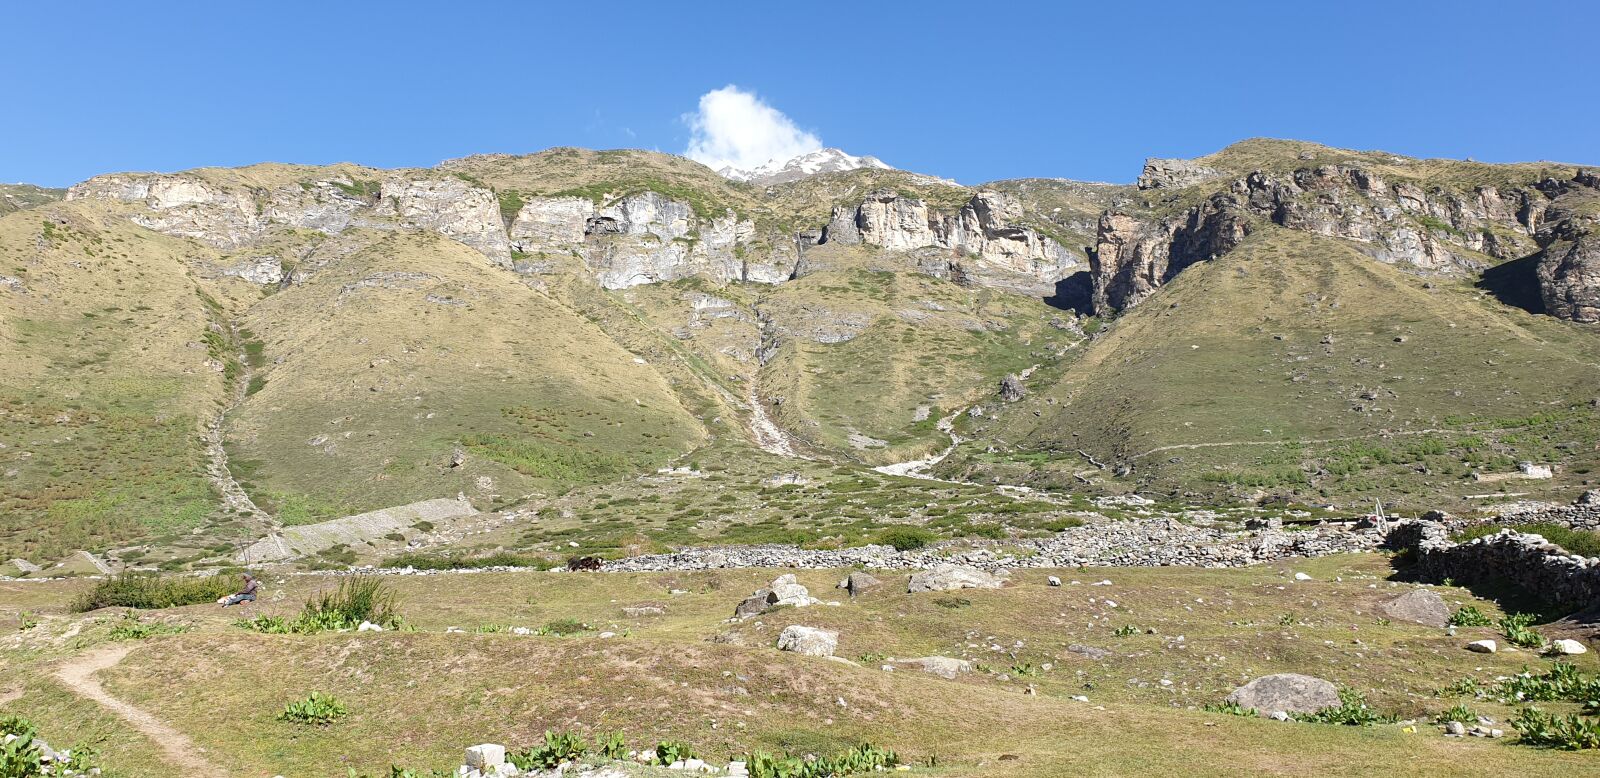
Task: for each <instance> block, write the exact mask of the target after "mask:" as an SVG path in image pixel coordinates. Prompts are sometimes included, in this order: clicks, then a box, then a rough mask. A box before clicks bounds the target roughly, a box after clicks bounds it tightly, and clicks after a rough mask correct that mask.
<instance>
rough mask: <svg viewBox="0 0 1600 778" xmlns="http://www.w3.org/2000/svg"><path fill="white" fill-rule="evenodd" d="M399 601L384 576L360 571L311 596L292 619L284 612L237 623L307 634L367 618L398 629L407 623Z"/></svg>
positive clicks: (353, 625)
mask: <svg viewBox="0 0 1600 778" xmlns="http://www.w3.org/2000/svg"><path fill="white" fill-rule="evenodd" d="M396 603H397V598H396V596H395V594H394V592H393V590H392V589H390V588H389V585H388V584H387V583H385V582H384V581H383V579H382V578H380V577H378V576H374V575H357V576H350V577H348V578H344V579H341V580H340V581H339V586H338V588H336V589H335V590H333V591H332V592H323V593H322V594H320V595H318V596H317V597H315V598H313V599H311V600H307V601H306V605H305V609H304V610H302V611H301V612H300V615H299V616H296V617H295V618H294V620H292V621H287V620H285V619H284V618H282V617H280V616H267V615H261V616H257V617H255V618H253V619H244V620H241V621H237V622H234V623H235V624H237V625H238V626H240V627H242V628H244V629H248V630H251V631H253V632H266V633H270V634H285V633H292V634H298V635H307V634H313V633H317V632H333V631H337V630H343V629H356V628H357V627H360V626H361V623H362V622H364V621H365V622H371V623H373V624H376V625H378V626H380V627H383V628H385V629H395V628H398V627H402V626H404V623H405V622H404V621H403V620H402V619H401V618H400V614H399V612H398V611H397V610H396V607H397V605H396Z"/></svg>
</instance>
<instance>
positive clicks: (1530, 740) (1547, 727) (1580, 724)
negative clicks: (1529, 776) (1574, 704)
mask: <svg viewBox="0 0 1600 778" xmlns="http://www.w3.org/2000/svg"><path fill="white" fill-rule="evenodd" d="M1511 726H1513V727H1516V728H1517V733H1518V738H1517V739H1518V742H1521V743H1527V744H1529V745H1535V746H1546V747H1548V748H1560V749H1565V750H1568V751H1577V750H1580V749H1590V748H1600V719H1597V718H1591V717H1588V716H1580V715H1578V714H1576V713H1572V714H1568V715H1566V716H1561V715H1556V714H1552V713H1546V712H1544V711H1542V710H1539V709H1538V708H1531V707H1530V708H1523V709H1522V710H1521V711H1519V712H1518V713H1517V715H1516V716H1514V717H1513V718H1512V719H1511Z"/></svg>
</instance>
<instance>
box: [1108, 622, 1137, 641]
mask: <svg viewBox="0 0 1600 778" xmlns="http://www.w3.org/2000/svg"><path fill="white" fill-rule="evenodd" d="M1111 634H1113V635H1116V636H1117V637H1119V638H1125V637H1127V636H1129V635H1137V634H1139V628H1138V627H1135V626H1133V625H1132V624H1124V625H1122V626H1120V627H1117V628H1116V630H1115V631H1113V632H1112V633H1111Z"/></svg>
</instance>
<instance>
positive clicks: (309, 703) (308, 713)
mask: <svg viewBox="0 0 1600 778" xmlns="http://www.w3.org/2000/svg"><path fill="white" fill-rule="evenodd" d="M349 712H350V711H349V710H347V709H346V708H345V706H344V703H342V702H340V701H339V700H338V699H337V698H335V697H332V696H329V695H326V694H323V693H322V692H312V693H311V694H310V695H308V696H307V697H306V698H305V699H303V700H295V701H294V702H291V703H289V704H288V705H285V706H283V712H282V713H279V714H278V720H279V721H288V722H292V723H295V724H310V725H315V726H319V727H325V726H328V725H329V724H332V723H333V722H335V721H338V720H339V719H342V718H344V717H345V715H346V714H348V713H349Z"/></svg>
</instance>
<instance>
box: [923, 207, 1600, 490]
mask: <svg viewBox="0 0 1600 778" xmlns="http://www.w3.org/2000/svg"><path fill="white" fill-rule="evenodd" d="M1597 371H1600V337H1597V336H1596V333H1595V332H1593V330H1592V328H1584V327H1581V326H1575V325H1567V324H1563V323H1561V322H1557V321H1554V320H1552V319H1549V318H1547V317H1539V316H1532V315H1529V314H1526V313H1524V312H1522V311H1520V310H1517V309H1512V308H1508V307H1505V306H1503V305H1500V304H1499V303H1497V302H1495V301H1494V300H1493V299H1490V298H1487V297H1485V296H1484V295H1483V294H1482V293H1481V292H1479V291H1477V290H1475V289H1473V288H1471V287H1470V286H1468V285H1467V283H1466V282H1450V281H1439V280H1435V281H1425V280H1423V279H1420V278H1416V277H1414V276H1410V275H1406V274H1403V273H1401V272H1399V271H1397V270H1395V269H1393V268H1390V267H1388V266H1385V265H1382V264H1379V263H1375V262H1372V261H1370V260H1368V259H1366V258H1365V257H1363V256H1362V255H1360V254H1358V253H1357V252H1356V251H1354V250H1353V249H1351V248H1349V247H1348V246H1347V245H1345V244H1343V243H1342V242H1339V241H1335V240H1329V239H1321V238H1316V237H1312V236H1308V235H1305V234H1300V233H1294V232H1291V231H1287V230H1282V229H1278V228H1270V227H1268V228H1263V229H1261V230H1260V231H1258V232H1257V233H1256V234H1255V235H1253V236H1252V237H1251V238H1250V239H1249V240H1247V241H1246V243H1245V244H1244V245H1243V246H1241V247H1240V248H1239V249H1237V250H1236V251H1234V252H1232V253H1230V254H1228V255H1226V256H1224V257H1222V258H1221V259H1218V260H1215V261H1212V262H1207V263H1201V264H1199V265H1196V266H1194V267H1192V268H1190V269H1189V270H1188V271H1186V272H1185V273H1184V274H1182V275H1180V276H1179V277H1178V278H1177V279H1176V280H1175V281H1174V282H1173V283H1171V284H1170V285H1169V286H1168V287H1166V288H1165V289H1163V290H1162V291H1161V292H1160V293H1159V294H1157V295H1156V296H1154V297H1152V298H1151V299H1150V300H1148V301H1146V302H1145V303H1144V304H1143V305H1141V306H1139V307H1138V308H1136V309H1134V310H1133V311H1132V312H1130V313H1129V314H1127V315H1126V316H1124V317H1123V318H1121V319H1119V320H1117V321H1116V322H1115V324H1114V325H1113V326H1111V327H1110V328H1109V330H1108V331H1107V332H1105V333H1104V334H1103V335H1102V336H1101V337H1100V338H1098V339H1097V340H1096V341H1095V342H1094V344H1093V345H1092V346H1091V347H1089V348H1088V349H1087V350H1086V351H1085V353H1084V354H1083V357H1082V359H1081V361H1079V362H1078V363H1076V364H1075V365H1073V366H1072V367H1070V368H1069V369H1068V370H1067V372H1066V373H1065V375H1064V376H1063V378H1062V379H1061V380H1060V381H1059V382H1058V383H1056V384H1055V385H1054V386H1050V387H1049V388H1047V389H1042V390H1041V391H1040V392H1039V393H1038V394H1037V395H1036V396H1035V398H1033V399H1031V400H1030V401H1028V402H1027V403H1024V404H1022V405H1019V406H1014V407H1012V408H1009V409H1007V410H1006V411H1005V412H1004V414H1003V415H1002V416H1001V417H1000V418H998V419H994V418H993V417H991V419H990V420H987V421H983V422H979V423H975V424H974V425H973V427H972V429H971V432H972V433H973V434H975V435H978V436H980V437H981V438H983V440H985V441H1009V442H1011V445H1005V446H1002V448H1001V450H999V451H997V452H996V453H985V452H982V451H981V450H976V449H977V448H978V447H977V446H973V447H970V448H966V449H963V453H962V454H961V455H960V456H958V457H954V458H952V461H950V462H949V463H948V464H947V471H946V472H950V473H955V472H965V473H967V474H969V475H971V474H974V473H976V472H986V471H996V472H1002V473H1005V474H1006V475H1007V476H1008V477H1017V478H1033V479H1036V480H1039V481H1042V482H1051V483H1057V484H1061V485H1070V484H1072V483H1074V482H1075V479H1074V478H1073V477H1072V474H1073V473H1080V474H1082V473H1084V472H1085V471H1088V473H1089V474H1092V475H1093V476H1094V477H1095V478H1097V479H1109V483H1111V484H1112V485H1113V488H1116V487H1121V488H1140V489H1155V490H1161V491H1167V492H1172V493H1177V494H1191V495H1197V496H1207V497H1216V496H1232V497H1257V496H1261V495H1262V494H1268V493H1271V494H1287V495H1291V496H1293V497H1295V498H1297V499H1303V500H1316V501H1321V500H1336V501H1341V502H1352V501H1353V502H1354V503H1355V504H1362V503H1365V502H1368V501H1369V500H1370V499H1371V498H1373V497H1381V498H1383V499H1385V500H1403V501H1406V502H1412V503H1420V504H1426V502H1427V500H1428V498H1429V496H1431V495H1454V496H1463V495H1469V494H1480V493H1494V492H1497V491H1507V492H1513V491H1514V492H1533V493H1537V494H1547V493H1567V492H1570V490H1571V489H1572V488H1574V487H1577V486H1579V485H1582V484H1587V483H1590V482H1592V480H1593V479H1594V478H1595V475H1594V468H1595V467H1596V466H1597V465H1600V461H1597V460H1600V451H1597V450H1596V449H1595V447H1594V446H1593V445H1592V443H1593V441H1594V440H1595V438H1596V436H1597V432H1600V408H1597V407H1596V401H1597V400H1600V381H1597V379H1596V376H1597V375H1600V372H1597ZM1035 412H1037V413H1038V414H1039V415H1038V416H1035V415H1034V413H1035ZM1079 449H1082V450H1083V451H1084V452H1085V453H1087V454H1089V455H1092V456H1093V457H1094V459H1095V460H1096V461H1098V462H1100V463H1102V464H1105V465H1107V469H1106V470H1100V469H1098V468H1097V467H1096V466H1095V465H1094V464H1092V463H1091V462H1090V461H1089V459H1088V458H1087V457H1085V456H1083V455H1081V454H1079V453H1077V452H1078V450H1079ZM1523 460H1531V461H1534V462H1543V463H1556V464H1559V465H1561V472H1560V473H1559V474H1558V477H1557V478H1556V479H1554V480H1553V481H1544V482H1535V481H1520V480H1513V481H1507V482H1503V483H1495V484H1484V483H1477V482H1474V481H1473V480H1472V479H1471V478H1470V477H1469V473H1470V472H1474V471H1477V472H1484V473H1502V472H1509V471H1511V470H1514V469H1515V465H1516V463H1517V462H1519V461H1523ZM1118 467H1123V468H1131V472H1130V473H1129V474H1127V476H1126V477H1123V478H1113V477H1112V474H1113V473H1114V472H1115V470H1116V469H1117V468H1118Z"/></svg>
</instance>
